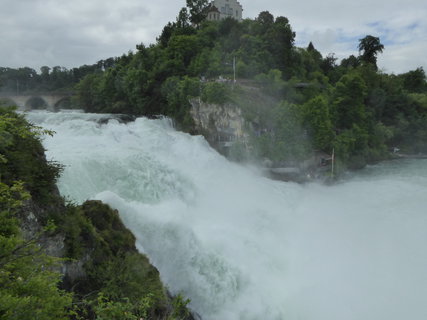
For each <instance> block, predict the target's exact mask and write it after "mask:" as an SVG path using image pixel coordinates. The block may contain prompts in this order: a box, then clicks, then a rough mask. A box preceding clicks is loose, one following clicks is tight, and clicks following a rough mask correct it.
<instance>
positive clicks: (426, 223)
mask: <svg viewBox="0 0 427 320" xmlns="http://www.w3.org/2000/svg"><path fill="white" fill-rule="evenodd" d="M106 117H108V116H106V115H94V114H83V113H47V112H33V113H29V114H27V118H28V119H29V120H30V121H31V122H33V123H35V124H37V125H40V126H42V127H44V128H47V129H52V130H54V131H55V132H56V134H55V135H54V136H53V137H45V138H44V140H43V143H44V146H45V148H46V149H47V151H46V154H47V157H48V159H51V160H55V161H58V162H60V163H62V164H63V165H64V166H65V169H64V172H63V174H62V177H61V178H60V180H59V189H60V191H61V193H62V195H64V196H65V197H66V198H68V199H70V200H71V201H74V202H77V203H80V202H82V201H84V200H85V199H100V200H103V201H104V202H106V203H108V204H109V205H110V206H112V207H113V208H116V209H118V210H119V211H120V214H121V217H122V219H123V221H124V223H125V224H126V225H127V226H128V228H130V229H131V230H132V232H133V233H134V234H135V236H136V238H137V245H138V248H139V250H140V251H142V252H144V253H146V254H147V255H148V257H149V258H150V260H151V262H152V263H153V264H154V265H155V266H156V267H157V268H158V269H159V271H160V273H161V276H162V280H163V281H164V282H165V284H166V285H167V286H168V288H169V289H170V291H171V292H172V293H179V292H181V293H183V294H184V295H185V296H186V297H189V298H190V299H191V303H190V307H191V308H192V309H193V310H194V311H195V312H197V313H198V314H200V315H201V316H202V318H203V319H206V320H234V319H248V320H251V319H267V320H269V319H289V320H344V319H345V320H401V319H414V320H415V319H427V250H426V244H427V210H426V208H427V160H406V161H393V162H386V163H383V164H379V165H375V166H371V167H368V168H367V169H365V170H362V171H361V172H359V173H357V174H355V175H354V176H353V177H351V178H349V179H348V180H346V181H343V182H341V183H339V184H336V185H333V186H324V185H320V184H316V183H312V184H306V185H298V184H295V183H284V182H278V181H272V180H269V179H266V178H264V177H263V176H262V175H261V174H260V173H259V172H258V170H257V169H256V168H246V167H243V166H240V165H238V164H235V163H231V162H229V161H227V160H226V159H225V158H223V157H222V156H220V155H219V154H217V153H216V152H215V151H214V150H213V149H211V148H210V147H209V145H208V144H207V143H206V141H205V140H204V139H203V138H202V137H200V136H190V135H187V134H184V133H181V132H177V131H175V130H174V129H173V128H172V126H171V124H170V123H169V121H168V120H167V119H159V120H148V119H145V118H139V119H136V121H135V122H131V123H128V124H123V123H120V122H119V121H117V120H114V119H112V120H109V121H108V120H107V121H105V119H106ZM101 120H102V121H101Z"/></svg>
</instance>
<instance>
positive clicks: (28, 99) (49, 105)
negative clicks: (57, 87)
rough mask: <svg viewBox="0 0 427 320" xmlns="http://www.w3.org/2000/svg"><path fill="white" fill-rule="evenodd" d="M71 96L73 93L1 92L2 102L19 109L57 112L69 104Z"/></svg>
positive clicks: (0, 99)
mask: <svg viewBox="0 0 427 320" xmlns="http://www.w3.org/2000/svg"><path fill="white" fill-rule="evenodd" d="M71 97H72V94H49V93H37V94H21V95H16V94H15V95H14V94H7V93H0V102H4V103H5V104H7V105H15V106H17V107H18V110H19V111H30V110H48V111H52V112H56V111H58V110H59V109H61V107H63V106H67V105H69V104H70V99H71Z"/></svg>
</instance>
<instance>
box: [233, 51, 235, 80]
mask: <svg viewBox="0 0 427 320" xmlns="http://www.w3.org/2000/svg"><path fill="white" fill-rule="evenodd" d="M233 80H234V83H236V57H233Z"/></svg>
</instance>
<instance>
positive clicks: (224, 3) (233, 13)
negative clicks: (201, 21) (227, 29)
mask: <svg viewBox="0 0 427 320" xmlns="http://www.w3.org/2000/svg"><path fill="white" fill-rule="evenodd" d="M242 13H243V7H242V5H241V4H240V2H239V1H237V0H214V1H212V2H211V6H210V9H209V12H208V16H207V19H208V20H220V19H221V20H222V19H225V18H229V17H230V18H233V19H236V20H237V21H241V20H242Z"/></svg>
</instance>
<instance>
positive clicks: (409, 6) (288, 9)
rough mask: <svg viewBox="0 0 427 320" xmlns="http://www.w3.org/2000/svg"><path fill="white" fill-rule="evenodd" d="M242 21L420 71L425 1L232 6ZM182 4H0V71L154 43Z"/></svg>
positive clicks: (174, 0)
mask: <svg viewBox="0 0 427 320" xmlns="http://www.w3.org/2000/svg"><path fill="white" fill-rule="evenodd" d="M240 3H241V4H242V5H243V9H244V17H247V18H254V17H256V16H257V15H258V13H259V12H261V11H264V10H268V11H270V12H271V13H272V14H273V15H274V16H285V17H287V18H288V19H289V20H290V23H291V26H292V28H293V29H294V31H295V32H296V33H297V39H296V40H297V43H296V44H297V45H298V46H304V47H305V46H307V44H308V42H309V41H312V42H313V44H314V46H315V47H316V48H317V49H318V50H319V51H320V52H322V54H323V55H327V54H328V53H335V55H336V56H337V57H338V58H340V59H341V58H344V57H347V56H349V55H350V54H354V55H357V54H358V51H357V44H358V39H360V38H363V37H364V36H365V35H367V34H370V35H373V36H377V37H380V39H381V42H382V43H383V44H384V46H385V51H384V53H383V54H382V55H381V56H380V57H379V67H380V68H381V69H383V70H384V71H386V72H389V73H391V72H394V73H401V72H406V71H408V70H413V69H415V68H417V67H420V66H422V67H424V69H425V70H426V71H427V1H426V0H358V1H345V0H323V1H318V0H298V1H285V0H270V1H265V0H240ZM184 5H185V0H152V1H149V0H0V67H14V68H16V67H22V66H29V67H31V68H34V69H36V70H37V71H38V70H39V68H40V67H41V66H43V65H47V66H51V67H52V66H57V65H59V66H64V67H66V68H72V67H77V66H80V65H83V64H93V63H95V62H96V61H98V60H101V59H105V58H108V57H112V56H119V55H121V54H123V53H126V52H128V51H129V50H134V49H135V45H136V44H138V43H141V42H142V43H144V44H150V43H153V42H155V39H156V37H157V36H158V35H159V34H160V32H161V30H162V28H163V26H164V25H165V24H166V23H167V22H168V21H174V20H175V17H176V15H177V13H178V11H179V9H180V8H181V7H183V6H184Z"/></svg>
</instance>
